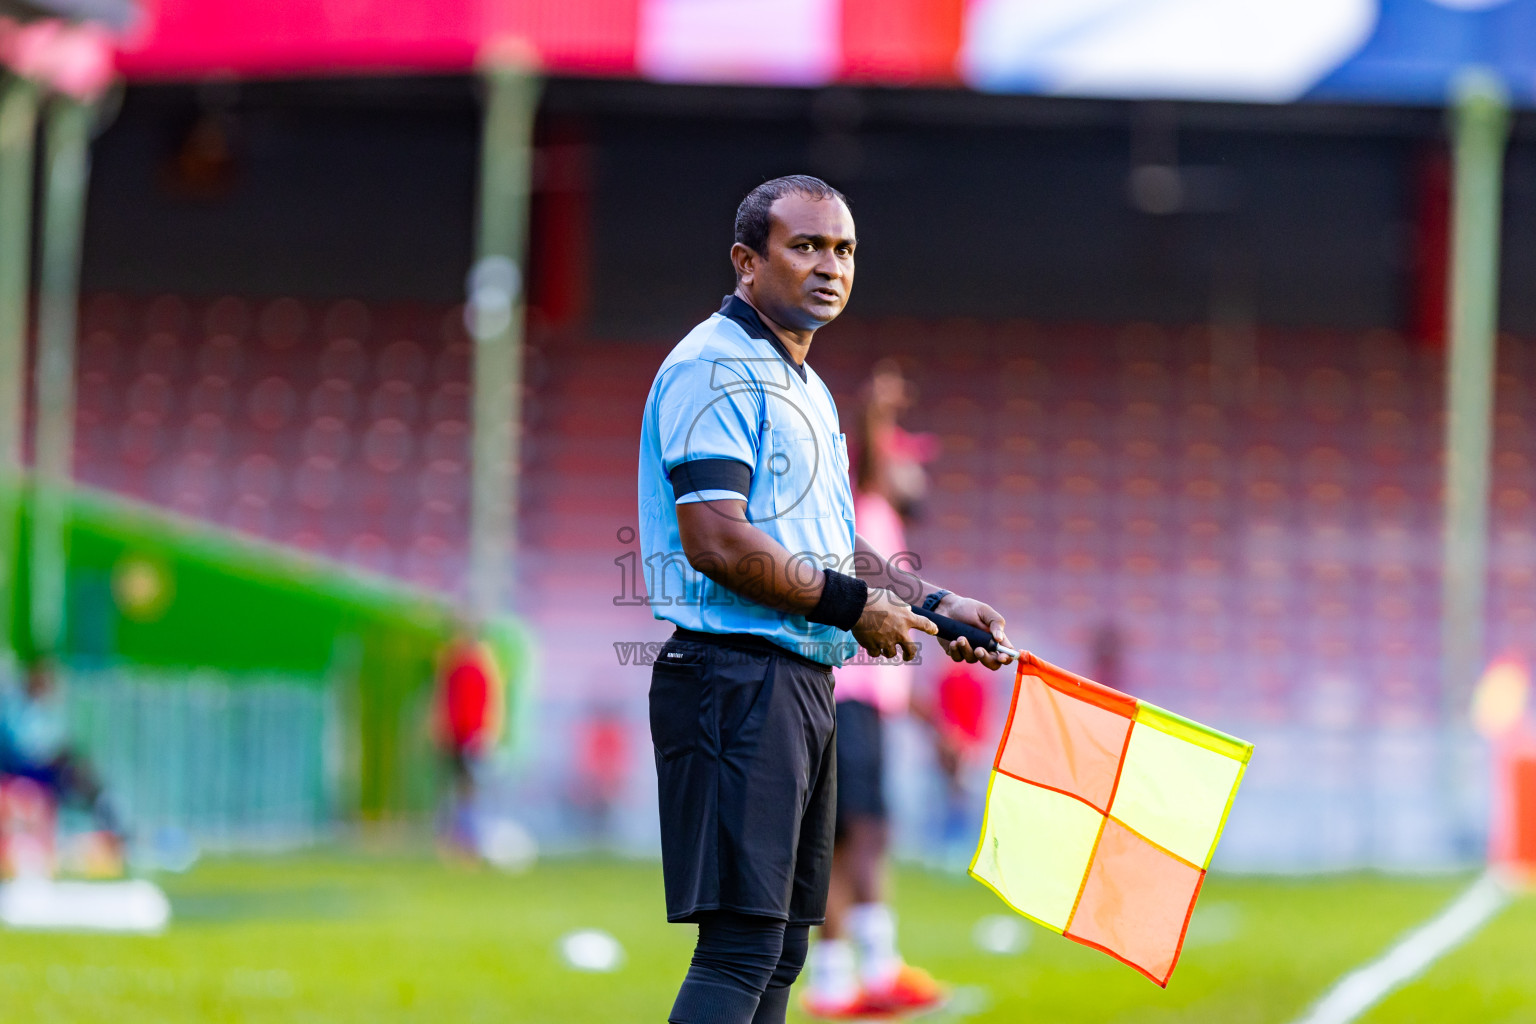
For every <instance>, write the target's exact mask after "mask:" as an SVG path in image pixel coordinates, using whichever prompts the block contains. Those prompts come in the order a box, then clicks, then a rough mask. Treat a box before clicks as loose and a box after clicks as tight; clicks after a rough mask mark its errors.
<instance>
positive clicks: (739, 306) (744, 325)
mask: <svg viewBox="0 0 1536 1024" xmlns="http://www.w3.org/2000/svg"><path fill="white" fill-rule="evenodd" d="M720 315H721V316H723V317H725V318H727V319H729V320H734V321H736V323H738V324H740V325H741V329H742V330H744V331H746V332H747V337H749V338H757V339H759V340H762V341H766V342H767V343H768V344H770V345H772V346H773V350H774V351H775V352H777V353H778V354H779V355H780V356H782V357H783V359H784V361H785V362H786V363H788V364H789V365H790V368H791V369H793V370H794V371H795V372H796V373H798V374H799V375H800V379H801V380H802V381H805V380H808V379H809V378H808V377H807V376H806V373H805V366H804V365H803V364H801V363H797V362H795V360H794V357H793V356H791V355H790V354H789V349H787V348H785V347H784V343H783V342H782V341H780V340H779V338H778V336H777V335H776V334H774V333H773V332H772V331H770V330H769V329H768V325H767V324H765V323H763V318H762V317H760V316H758V315H757V310H755V309H753V308H752V304H751V303H750V302H747V301H746V300H744V299H743V298H742V297H741V296H739V295H727V296H726V297H725V301H724V302H722V303H721V304H720Z"/></svg>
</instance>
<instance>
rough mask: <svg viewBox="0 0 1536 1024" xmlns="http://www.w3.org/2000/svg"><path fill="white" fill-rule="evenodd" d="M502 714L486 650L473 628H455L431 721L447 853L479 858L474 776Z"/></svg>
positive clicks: (497, 680) (497, 676)
mask: <svg viewBox="0 0 1536 1024" xmlns="http://www.w3.org/2000/svg"><path fill="white" fill-rule="evenodd" d="M505 714H506V690H505V684H504V681H503V679H502V676H501V671H500V669H499V668H498V666H497V665H496V659H495V657H494V656H493V655H492V654H491V650H490V647H489V646H488V645H487V644H486V643H485V642H484V641H482V640H479V639H478V638H477V637H476V635H475V632H474V630H473V629H472V628H470V627H468V626H461V627H459V629H458V630H457V631H456V632H455V633H454V636H453V639H452V640H450V641H449V642H448V645H447V646H446V647H445V648H444V649H443V653H442V656H441V658H440V660H439V663H438V673H437V692H436V695H435V698H434V701H433V721H432V725H433V730H432V731H433V739H434V740H435V741H436V743H437V745H438V748H439V749H440V750H441V751H442V753H443V757H444V761H445V762H446V766H447V770H448V776H449V787H450V788H449V793H448V798H447V800H446V802H445V804H444V807H443V813H442V816H441V818H440V819H439V828H438V832H439V838H440V840H441V841H442V842H443V844H444V846H445V847H446V849H447V850H448V851H449V852H452V853H455V854H459V855H464V856H469V857H472V858H476V859H478V858H479V856H480V836H479V829H478V814H477V810H476V806H475V803H476V802H475V794H476V785H475V773H476V770H477V767H478V765H479V762H480V761H481V760H482V759H483V758H484V757H485V755H486V754H487V753H488V752H489V751H490V749H491V748H492V747H493V746H494V745H495V743H496V741H497V740H498V739H499V738H500V737H501V729H502V724H503V722H504V719H505Z"/></svg>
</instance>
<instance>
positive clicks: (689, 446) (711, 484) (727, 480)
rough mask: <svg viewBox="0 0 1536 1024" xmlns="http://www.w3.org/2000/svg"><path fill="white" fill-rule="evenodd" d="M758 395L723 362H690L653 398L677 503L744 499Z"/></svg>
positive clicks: (754, 459) (749, 477)
mask: <svg viewBox="0 0 1536 1024" xmlns="http://www.w3.org/2000/svg"><path fill="white" fill-rule="evenodd" d="M761 405H762V391H761V388H760V387H759V386H758V385H757V383H756V382H755V381H751V380H749V379H746V378H744V377H743V376H742V374H741V372H740V370H739V369H737V368H733V367H732V366H731V365H730V364H729V363H727V362H716V361H714V360H709V359H688V360H685V361H683V362H680V363H678V364H677V365H676V366H674V367H672V368H671V369H670V370H668V371H667V374H666V376H665V377H663V378H662V381H661V388H660V390H659V392H658V394H657V398H656V423H657V426H658V428H659V430H660V433H661V458H662V468H663V469H664V470H665V471H666V473H667V477H668V479H670V480H671V481H672V486H673V493H674V495H675V497H676V499H677V502H678V504H686V503H688V502H694V501H716V500H720V499H728V498H738V499H740V500H742V501H746V500H747V492H748V491H749V490H750V489H751V487H752V467H753V466H755V465H757V448H758V433H759V432H758V423H759V422H760V421H761V419H762V416H761Z"/></svg>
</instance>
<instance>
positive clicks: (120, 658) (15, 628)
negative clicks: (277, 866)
mask: <svg viewBox="0 0 1536 1024" xmlns="http://www.w3.org/2000/svg"><path fill="white" fill-rule="evenodd" d="M30 490H31V485H30V484H26V483H23V484H22V485H21V486H19V487H18V486H15V485H12V486H11V487H9V488H4V489H3V490H0V517H3V518H4V521H5V522H8V523H11V524H13V526H14V532H13V534H12V536H13V537H14V538H15V540H16V543H15V544H14V547H13V549H12V550H13V555H12V558H11V561H10V565H9V568H10V570H11V571H10V574H9V580H10V581H11V583H12V586H10V587H9V588H8V593H6V594H5V595H3V596H4V598H6V599H8V601H7V603H8V604H9V608H8V609H0V611H8V612H9V614H8V615H6V616H5V621H8V622H9V624H10V629H9V639H10V646H11V649H12V650H13V651H14V652H15V654H16V656H17V657H18V658H19V659H21V660H22V661H27V660H30V659H31V658H33V657H35V656H36V654H37V652H36V651H35V650H34V649H33V645H32V640H31V631H30V629H29V628H28V614H29V601H30V596H31V595H30V588H29V586H28V580H29V569H30V566H29V550H30V545H29V536H30V520H29V514H28V508H29V505H30V502H28V501H26V500H22V499H24V498H25V497H26V496H27V495H28V494H29V492H30ZM65 497H66V503H67V508H68V525H67V529H66V535H65V536H66V545H67V587H66V589H67V594H68V603H67V614H66V621H67V628H66V630H65V637H64V641H63V645H62V649H61V650H59V651H57V652H55V653H56V656H57V657H58V659H59V661H60V662H61V663H62V664H63V665H65V666H66V667H67V668H68V669H69V672H70V674H71V675H75V674H81V673H84V674H96V673H99V672H100V671H102V670H103V669H107V668H110V667H112V666H119V667H122V668H124V669H125V670H129V669H131V670H135V671H137V670H153V671H152V672H150V673H149V675H151V676H152V677H153V678H155V679H157V680H160V681H161V685H175V680H178V679H191V678H194V676H195V675H196V673H197V671H198V670H203V669H207V670H213V671H215V672H217V673H219V675H220V677H221V678H224V679H226V680H231V681H234V682H233V683H232V685H238V680H240V679H252V680H257V679H271V678H274V677H281V678H282V679H283V680H285V683H286V684H287V685H297V686H310V687H313V688H316V689H319V690H325V691H327V692H328V693H329V694H330V696H329V698H328V699H329V700H330V701H332V702H333V703H334V706H335V707H336V709H337V710H336V715H337V718H338V720H339V721H340V723H341V725H340V734H341V735H340V737H339V739H338V743H339V745H340V747H341V754H340V756H339V765H338V771H339V773H340V775H341V778H340V780H339V786H340V790H339V791H340V793H341V798H340V800H339V810H340V812H341V813H342V814H343V815H356V816H360V817H362V818H364V819H381V818H390V817H396V816H400V815H402V814H416V813H419V812H422V811H424V810H426V809H427V808H429V807H430V806H431V803H432V801H433V799H434V796H435V792H436V786H435V778H436V766H435V765H434V764H433V758H432V750H431V737H430V732H429V729H428V724H427V716H428V711H429V707H430V700H431V693H432V684H433V676H434V671H435V667H436V660H437V657H438V654H439V652H440V651H441V650H442V648H443V645H444V644H445V643H446V641H447V640H448V639H449V638H450V637H451V635H452V633H453V630H454V628H455V624H456V618H455V607H454V605H453V604H452V603H450V602H449V601H448V600H447V599H446V598H445V597H443V596H441V595H438V594H434V593H431V592H428V591H424V590H421V589H417V588H413V587H409V586H407V585H404V584H401V583H399V582H396V581H393V580H388V579H385V578H383V577H379V576H376V575H370V574H367V573H365V572H362V571H360V570H356V569H353V568H351V567H347V566H342V565H338V564H336V563H332V562H328V561H326V560H323V559H318V558H312V557H308V556H305V555H303V554H302V553H298V552H295V551H293V550H291V549H287V548H283V547H280V546H278V545H275V544H268V543H264V542H260V541H256V540H245V539H241V538H237V537H233V536H231V535H229V534H227V533H224V532H221V531H218V530H216V529H213V528H210V527H208V526H206V525H204V524H199V523H195V522H192V521H190V520H186V519H182V518H180V517H177V516H174V515H170V514H168V513H165V512H162V511H159V510H155V509H152V508H149V507H146V506H143V505H139V504H136V503H133V502H129V501H126V500H123V499H121V498H117V497H114V496H111V495H108V494H105V493H102V492H99V491H92V490H87V489H76V490H73V491H70V492H68V493H67V494H66V495H65ZM484 632H485V635H486V639H487V640H488V642H489V643H490V644H491V646H492V649H493V650H494V651H495V653H496V655H497V657H498V659H499V660H500V662H501V664H502V667H503V670H504V672H505V675H506V678H507V680H508V688H509V691H510V692H509V694H508V705H509V711H510V712H511V713H512V714H513V715H515V719H514V721H512V722H511V723H509V729H508V735H509V736H516V735H517V734H518V733H519V732H520V731H521V730H522V729H523V728H524V727H525V723H524V722H522V721H521V719H522V718H523V717H524V716H523V715H521V714H518V712H519V710H520V709H521V708H522V707H524V706H525V702H524V700H523V699H522V697H523V694H524V693H525V691H526V690H527V689H528V682H529V680H530V677H531V673H532V670H533V660H532V649H531V642H530V638H529V634H528V632H527V631H526V630H525V629H523V628H522V626H521V624H520V623H519V622H517V621H516V620H514V619H511V618H499V619H496V620H494V621H492V622H489V623H486V624H485V627H484ZM137 674H138V675H141V676H142V675H144V673H143V672H137Z"/></svg>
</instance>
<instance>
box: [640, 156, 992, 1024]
mask: <svg viewBox="0 0 1536 1024" xmlns="http://www.w3.org/2000/svg"><path fill="white" fill-rule="evenodd" d="M857 245H858V242H857V238H856V236H855V234H854V225H853V215H852V213H850V211H849V208H848V202H847V200H846V199H845V198H844V197H843V195H842V193H840V192H838V191H837V190H836V189H834V188H832V187H831V186H830V185H828V184H827V183H826V182H824V181H821V180H820V179H818V178H812V177H808V176H804V175H793V176H790V177H785V178H775V179H774V180H772V181H768V182H765V183H764V184H762V185H759V186H758V187H757V188H755V189H753V190H752V192H751V193H750V194H748V195H747V197H746V198H745V199H743V200H742V202H741V205H740V207H738V209H737V211H736V235H735V243H734V244H733V245H732V246H731V263H732V264H733V266H734V268H735V271H736V290H735V292H734V293H733V294H731V295H729V296H727V297H726V299H725V302H724V304H723V305H722V306H721V307H720V310H719V312H717V313H715V314H714V315H712V316H710V317H709V319H707V320H705V321H704V322H703V323H701V324H699V325H698V326H697V327H695V328H694V329H693V330H692V331H690V332H689V333H688V336H687V337H685V338H684V339H683V340H682V341H681V342H679V343H678V345H677V347H676V348H674V349H673V350H672V352H671V354H670V355H668V356H667V358H666V361H665V362H663V363H662V365H661V369H660V370H659V371H658V372H657V374H656V379H655V380H654V381H653V382H652V384H651V391H650V395H649V397H648V398H647V399H646V405H645V418H644V422H643V424H642V427H641V441H640V495H639V497H640V506H639V507H640V540H641V547H642V549H643V552H644V555H645V564H646V566H647V567H648V570H649V573H648V578H647V589H648V591H649V594H650V600H651V604H652V608H653V610H654V612H655V614H656V616H657V617H658V618H663V619H667V620H670V621H671V622H672V623H674V624H675V625H676V626H677V631H676V632H675V633H674V634H673V635H672V638H671V639H670V640H668V641H667V643H666V644H665V646H664V647H663V648H662V650H661V652H660V656H659V657H658V658H657V660H656V666H655V669H654V671H653V673H652V676H651V692H650V715H651V739H652V742H653V744H654V746H655V754H656V774H657V782H658V789H659V794H660V807H661V851H662V867H663V874H664V878H665V886H666V901H667V920H669V921H673V922H692V923H697V924H698V926H699V938H698V945H697V947H696V949H695V950H694V954H693V961H692V964H691V965H690V966H689V968H688V974H687V977H686V978H685V979H684V981H683V984H682V988H681V990H680V991H679V992H678V995H677V1001H676V1003H675V1004H674V1005H673V1007H672V1013H671V1015H670V1016H669V1017H668V1020H669V1021H672V1022H673V1024H749V1022H753V1024H770V1022H771V1024H782V1022H783V1020H784V1015H785V1010H786V1008H787V1006H788V1003H789V986H790V984H791V983H792V982H793V981H794V980H795V977H796V976H797V975H798V974H799V973H800V969H801V967H802V965H803V964H804V963H805V956H806V950H807V946H808V933H809V929H810V927H811V926H812V925H817V924H820V923H821V922H822V920H823V917H824V915H825V911H826V902H827V882H828V874H829V870H830V866H831V861H832V840H833V824H834V821H833V814H834V809H835V801H836V792H837V779H836V771H837V768H836V765H837V762H836V755H835V745H834V744H835V737H834V733H835V721H836V711H835V708H834V706H833V700H832V669H833V668H834V667H836V666H838V665H841V664H842V663H843V662H844V661H845V660H847V659H848V658H849V657H851V656H852V655H853V654H854V653H856V651H857V649H858V648H859V647H862V648H863V649H864V650H865V651H867V652H869V653H870V654H871V655H876V656H880V657H887V658H889V657H895V656H896V655H898V654H899V655H900V656H901V658H902V660H904V661H910V660H911V659H912V658H913V657H914V656H915V655H916V653H917V641H916V640H915V639H914V638H913V637H912V635H911V634H912V631H914V630H917V631H920V632H926V633H933V632H934V627H933V625H932V624H931V623H930V622H929V621H928V620H927V619H925V618H923V617H922V616H921V615H919V614H918V613H917V612H916V611H914V610H913V607H912V605H914V604H915V605H918V606H919V607H921V608H924V609H927V610H933V611H938V612H941V613H943V614H945V615H948V616H950V617H951V618H954V619H958V620H960V621H962V622H966V623H970V624H972V625H975V626H979V627H981V628H982V629H984V630H986V631H988V632H990V633H991V634H992V635H993V636H994V637H996V638H997V639H998V642H999V643H1001V644H1003V645H1005V646H1011V645H1010V644H1008V639H1007V637H1006V636H1005V635H1004V633H1003V617H1002V616H1001V615H999V614H998V613H997V612H996V611H994V610H993V609H992V608H991V607H989V606H988V605H985V604H982V603H981V602H979V601H973V600H970V599H969V598H963V597H960V596H959V595H956V594H952V593H950V592H949V591H946V590H943V589H941V588H939V587H937V586H935V585H933V584H930V583H927V582H925V581H924V580H922V579H920V578H919V577H917V576H916V575H915V574H913V573H911V572H909V571H907V570H906V569H904V568H903V567H902V566H900V565H892V564H890V563H889V562H888V561H887V560H886V558H885V556H884V554H882V553H879V552H876V551H875V550H874V549H873V548H871V547H870V546H869V545H868V544H867V543H865V542H864V540H863V538H861V537H860V536H859V535H858V534H857V532H856V531H855V527H854V519H853V495H852V492H851V489H850V486H849V478H848V450H847V442H846V440H845V438H844V436H843V434H842V432H841V431H840V430H839V426H838V417H837V407H836V405H835V403H834V402H833V401H832V395H831V392H829V391H828V390H827V387H826V385H825V384H823V383H822V381H821V378H820V377H818V376H817V375H816V371H815V370H813V369H811V367H810V365H809V364H808V363H807V362H806V356H807V355H808V354H809V353H810V348H811V339H812V337H813V336H814V335H815V333H816V331H817V329H818V328H821V327H824V326H825V325H827V324H829V323H831V322H832V321H833V320H834V319H835V318H836V317H837V315H838V314H839V313H841V312H842V311H843V307H844V306H845V305H846V304H847V302H848V296H849V293H850V292H851V291H852V288H853V267H854V251H855V249H856V248H857ZM890 554H895V553H894V552H890ZM946 649H947V651H948V652H949V654H950V656H951V657H952V658H955V659H956V660H964V661H979V662H981V663H983V664H985V665H986V666H987V667H989V668H997V667H998V666H999V665H1001V664H1003V663H1004V662H1005V661H1006V660H1007V659H1006V658H1001V657H999V656H997V655H994V654H991V653H988V652H985V651H979V650H975V649H973V648H971V646H970V645H969V644H967V643H966V641H965V640H963V639H961V640H957V641H955V642H954V643H953V644H950V645H948V647H947V648H946Z"/></svg>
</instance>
